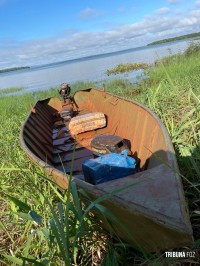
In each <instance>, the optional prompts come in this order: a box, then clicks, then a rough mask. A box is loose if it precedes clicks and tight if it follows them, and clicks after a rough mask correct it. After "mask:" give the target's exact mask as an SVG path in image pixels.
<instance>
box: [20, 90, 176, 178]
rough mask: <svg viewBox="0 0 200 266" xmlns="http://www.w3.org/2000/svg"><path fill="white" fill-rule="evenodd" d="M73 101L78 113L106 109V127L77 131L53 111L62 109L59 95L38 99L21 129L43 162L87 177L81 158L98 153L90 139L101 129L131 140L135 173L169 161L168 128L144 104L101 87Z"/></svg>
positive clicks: (92, 156) (78, 94)
mask: <svg viewBox="0 0 200 266" xmlns="http://www.w3.org/2000/svg"><path fill="white" fill-rule="evenodd" d="M74 103H75V104H73V109H74V114H75V115H76V116H80V115H83V114H87V113H93V112H102V113H103V114H105V117H106V126H105V127H104V128H99V129H95V130H91V131H87V132H83V133H80V134H77V135H76V136H73V135H71V134H70V131H69V129H68V122H66V121H64V120H63V119H62V118H61V117H56V116H55V114H57V113H58V112H61V111H62V110H63V106H64V104H63V102H62V101H61V100H60V99H57V98H49V99H45V100H42V101H39V102H37V104H36V105H35V106H34V108H33V109H32V112H31V114H30V116H29V118H28V123H25V126H24V130H23V134H24V140H25V142H26V145H27V146H28V148H30V150H31V151H32V152H33V153H34V154H35V155H36V156H37V157H39V158H40V159H41V160H43V161H44V162H46V163H48V164H49V165H51V166H54V167H55V168H56V169H58V170H60V171H62V172H65V173H67V174H69V173H70V172H71V171H72V172H73V176H74V177H75V178H76V177H77V178H81V179H83V173H82V163H83V161H84V160H85V159H91V158H94V153H93V151H92V149H91V141H92V139H93V138H94V137H96V136H98V135H102V134H113V135H117V136H120V137H122V138H123V139H125V140H126V141H127V143H128V145H129V148H130V150H131V154H132V155H131V156H132V157H134V158H135V159H136V161H137V172H139V171H145V170H148V169H151V168H154V167H156V166H158V165H160V164H161V163H162V161H163V160H164V161H165V162H167V163H169V164H170V156H171V152H170V150H171V146H170V141H169V139H168V136H167V135H166V133H165V129H164V128H163V126H162V123H160V120H159V119H158V118H157V117H155V115H154V114H153V113H152V112H150V111H149V110H148V109H146V108H145V107H144V106H142V105H140V104H138V103H134V102H132V101H129V100H124V99H121V98H119V97H116V96H113V95H111V94H108V93H105V92H103V91H100V90H97V89H87V90H82V91H78V92H77V93H75V95H74ZM72 158H73V163H72ZM72 164H73V167H72ZM72 168H73V169H72Z"/></svg>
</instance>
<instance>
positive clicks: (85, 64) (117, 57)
mask: <svg viewBox="0 0 200 266" xmlns="http://www.w3.org/2000/svg"><path fill="white" fill-rule="evenodd" d="M188 45H189V40H186V41H179V42H173V43H168V44H162V45H155V46H145V47H140V48H135V49H131V50H127V51H121V52H115V53H109V54H106V55H99V56H92V57H90V58H82V59H75V60H70V61H66V62H63V63H55V64H52V65H46V66H40V67H32V68H30V69H25V70H19V71H15V72H7V73H1V74H0V89H4V88H11V87H20V88H23V91H33V90H41V89H49V88H52V87H55V86H59V84H60V83H62V82H67V83H73V82H77V81H93V82H103V81H105V79H108V76H107V75H106V74H105V72H106V70H107V69H111V68H113V67H115V66H116V65H118V64H126V63H140V62H144V63H153V62H154V61H155V60H157V59H159V58H162V57H164V56H168V55H170V54H176V53H182V52H183V51H184V50H185V49H186V48H187V47H188ZM60 60H62V58H61V59H60ZM139 73H140V71H139V72H135V71H134V72H132V73H130V74H129V75H128V76H127V75H124V74H120V75H118V76H119V77H126V78H129V79H131V80H132V81H133V82H136V76H137V75H138V74H139ZM115 77H116V76H115ZM109 78H112V77H109Z"/></svg>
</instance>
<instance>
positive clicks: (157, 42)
mask: <svg viewBox="0 0 200 266" xmlns="http://www.w3.org/2000/svg"><path fill="white" fill-rule="evenodd" d="M199 36H200V32H195V33H191V34H185V35H181V36H178V37H174V38H168V39H163V40H160V41H155V42H151V43H149V44H147V46H150V45H155V44H161V43H166V42H174V41H179V40H184V39H189V38H195V37H199Z"/></svg>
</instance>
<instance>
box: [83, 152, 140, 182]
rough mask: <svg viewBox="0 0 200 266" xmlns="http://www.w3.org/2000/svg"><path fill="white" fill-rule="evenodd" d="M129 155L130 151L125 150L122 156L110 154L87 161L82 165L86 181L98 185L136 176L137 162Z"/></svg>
mask: <svg viewBox="0 0 200 266" xmlns="http://www.w3.org/2000/svg"><path fill="white" fill-rule="evenodd" d="M127 154H128V150H123V151H122V153H120V154H117V153H110V154H106V155H101V156H100V157H98V158H96V159H88V160H85V161H84V162H83V165H82V168H83V174H84V177H85V181H87V182H89V183H91V184H93V185H97V184H100V183H104V182H107V181H110V180H114V179H117V178H121V177H125V176H128V175H132V174H134V173H135V168H136V161H135V159H134V158H132V157H130V156H127Z"/></svg>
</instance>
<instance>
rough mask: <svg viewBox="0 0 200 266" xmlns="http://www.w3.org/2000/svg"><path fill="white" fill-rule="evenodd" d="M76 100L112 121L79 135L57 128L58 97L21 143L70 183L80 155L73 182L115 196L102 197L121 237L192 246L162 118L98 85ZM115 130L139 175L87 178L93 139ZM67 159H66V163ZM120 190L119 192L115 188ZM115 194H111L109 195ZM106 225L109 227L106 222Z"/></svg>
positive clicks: (40, 106) (27, 127) (40, 110)
mask: <svg viewBox="0 0 200 266" xmlns="http://www.w3.org/2000/svg"><path fill="white" fill-rule="evenodd" d="M74 99H75V102H76V107H78V110H79V114H85V113H90V112H102V113H104V114H105V115H106V118H107V126H106V127H105V128H103V129H98V130H94V131H90V132H85V133H81V134H79V135H77V136H76V146H75V147H74V145H75V144H74V139H75V138H74V136H71V135H70V133H69V131H67V130H65V127H66V124H63V126H62V123H61V126H60V127H55V122H54V121H53V120H52V118H53V117H54V114H55V112H57V111H61V110H62V103H61V101H60V100H59V99H56V98H50V99H46V100H43V101H39V102H37V103H36V105H35V106H34V108H33V110H32V111H31V113H30V115H29V116H28V118H27V120H26V121H25V123H24V125H23V128H22V131H21V144H22V147H23V148H24V150H25V151H26V153H27V154H28V155H29V156H30V157H31V159H32V160H33V161H34V162H35V163H37V164H39V165H40V166H41V167H43V168H44V169H45V171H46V172H47V173H48V176H49V177H50V178H52V179H53V180H54V181H55V182H56V183H57V184H58V185H59V186H61V187H62V188H64V189H66V188H67V187H68V174H69V173H70V171H71V170H72V169H71V167H72V165H71V159H72V153H73V150H74V148H76V151H75V158H74V167H73V181H74V182H76V184H77V186H78V187H79V188H82V189H84V190H85V191H86V192H87V193H88V195H89V196H90V197H91V199H96V198H99V197H102V196H105V195H110V196H109V197H108V198H107V199H106V200H104V201H103V202H102V204H103V205H104V206H106V207H107V208H108V209H109V210H110V211H111V212H112V213H113V215H115V216H116V217H117V219H118V220H119V221H120V223H119V224H117V223H115V222H114V223H113V224H114V227H115V228H116V231H117V234H118V236H119V237H121V238H122V239H124V240H125V241H127V242H129V243H131V244H134V245H135V246H137V247H138V248H142V249H144V250H148V251H158V250H167V249H169V248H175V247H182V246H185V245H190V244H191V243H192V242H193V237H192V229H191V224H190V221H189V215H188V209H187V205H186V202H185V198H184V192H183V188H182V183H181V179H180V176H179V169H178V166H177V163H176V158H175V154H174V150H173V146H172V143H171V141H170V138H169V136H168V133H167V131H166V129H165V127H164V125H163V124H162V122H161V121H160V119H159V118H158V117H157V116H156V115H155V114H154V113H153V112H151V111H150V110H149V109H148V108H146V107H145V106H143V105H141V104H139V103H137V102H134V101H130V100H126V99H123V98H120V97H117V96H114V95H112V94H109V93H106V92H102V91H100V90H97V89H87V90H81V91H78V92H76V93H75V95H74ZM105 133H106V134H107V133H108V134H115V135H118V136H120V137H122V138H124V139H127V140H129V141H130V148H131V151H132V153H133V154H134V156H135V157H137V158H138V162H139V168H140V171H139V172H138V173H136V174H134V175H131V176H127V177H124V178H121V179H117V180H113V181H109V182H106V183H103V184H99V185H92V184H89V183H87V182H85V181H84V176H83V173H82V162H83V161H84V160H85V159H88V158H93V153H92V151H91V147H90V143H91V140H92V139H93V137H94V136H96V135H99V134H105ZM61 160H62V162H61ZM113 191H115V193H113ZM109 193H110V194H109ZM103 226H104V227H105V228H107V229H108V225H107V224H106V222H105V221H104V222H103Z"/></svg>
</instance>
